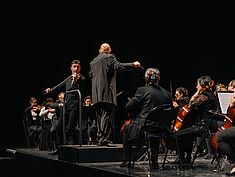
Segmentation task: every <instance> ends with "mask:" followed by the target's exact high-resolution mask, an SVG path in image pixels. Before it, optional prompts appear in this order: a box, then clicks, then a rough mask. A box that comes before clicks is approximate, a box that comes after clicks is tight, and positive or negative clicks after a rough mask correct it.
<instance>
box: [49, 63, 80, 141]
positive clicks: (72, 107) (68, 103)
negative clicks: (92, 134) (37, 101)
mask: <svg viewBox="0 0 235 177" xmlns="http://www.w3.org/2000/svg"><path fill="white" fill-rule="evenodd" d="M70 69H71V75H70V76H69V77H68V78H66V79H65V80H64V81H62V82H61V83H59V84H58V85H56V86H55V87H53V88H47V89H46V90H45V93H49V92H52V91H53V90H55V89H58V90H62V89H63V90H65V92H67V93H66V95H65V127H66V140H65V143H66V144H79V136H78V133H77V131H76V127H77V124H78V119H79V118H78V115H79V99H78V98H79V95H78V92H77V91H73V90H77V89H79V90H81V92H83V91H82V90H83V89H84V88H82V86H84V84H83V83H84V80H85V78H84V77H83V76H82V75H81V74H80V70H81V64H80V61H79V60H78V59H74V60H73V61H72V62H71V64H70ZM69 91H71V92H69Z"/></svg>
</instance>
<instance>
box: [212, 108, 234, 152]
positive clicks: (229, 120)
mask: <svg viewBox="0 0 235 177" xmlns="http://www.w3.org/2000/svg"><path fill="white" fill-rule="evenodd" d="M234 117H235V107H231V106H229V107H228V109H227V113H226V115H225V122H224V124H223V126H221V127H219V128H218V131H217V132H216V133H215V134H214V135H213V136H212V139H211V146H212V148H213V149H214V150H216V151H218V149H219V145H218V143H217V141H216V135H217V134H218V133H219V132H220V131H223V130H225V129H226V128H229V127H232V126H234V122H233V119H234Z"/></svg>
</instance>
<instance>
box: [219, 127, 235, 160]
mask: <svg viewBox="0 0 235 177" xmlns="http://www.w3.org/2000/svg"><path fill="white" fill-rule="evenodd" d="M216 142H217V143H218V145H219V150H220V151H221V152H222V153H224V154H225V155H227V157H228V159H229V160H231V161H232V162H233V163H235V143H234V142H235V126H233V127H230V128H226V129H224V130H222V131H220V132H218V133H217V135H216Z"/></svg>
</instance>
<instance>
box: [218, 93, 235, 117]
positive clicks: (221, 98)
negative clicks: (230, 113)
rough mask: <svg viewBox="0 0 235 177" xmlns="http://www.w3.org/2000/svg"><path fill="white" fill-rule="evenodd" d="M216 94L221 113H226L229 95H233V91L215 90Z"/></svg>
mask: <svg viewBox="0 0 235 177" xmlns="http://www.w3.org/2000/svg"><path fill="white" fill-rule="evenodd" d="M216 96H217V99H218V102H219V108H220V110H221V113H222V114H226V113H227V109H228V107H229V104H230V100H231V97H232V96H233V91H218V92H216Z"/></svg>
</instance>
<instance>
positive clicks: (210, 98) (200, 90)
mask: <svg viewBox="0 0 235 177" xmlns="http://www.w3.org/2000/svg"><path fill="white" fill-rule="evenodd" d="M213 87H214V81H213V80H212V79H211V77H210V76H201V77H199V78H198V79H197V84H196V88H197V91H196V92H195V94H194V95H193V96H192V97H191V99H190V101H189V104H188V106H187V109H188V110H194V116H193V118H192V121H193V122H192V123H193V126H191V127H189V128H185V129H181V130H179V131H177V134H178V135H179V136H182V135H185V134H192V135H193V137H197V138H198V137H199V135H202V134H204V133H206V132H211V133H212V132H216V130H217V120H215V119H212V116H213V115H212V113H210V112H208V111H209V110H210V111H214V112H216V111H217V110H218V104H217V99H216V96H215V95H214V92H213ZM192 139H193V138H192ZM205 139H206V144H207V153H208V155H206V157H207V156H210V157H213V151H212V148H211V138H210V137H208V138H205ZM201 140H202V139H200V140H199V141H197V146H198V145H199V144H200V143H201ZM191 146H192V147H191V148H192V149H193V144H191Z"/></svg>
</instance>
